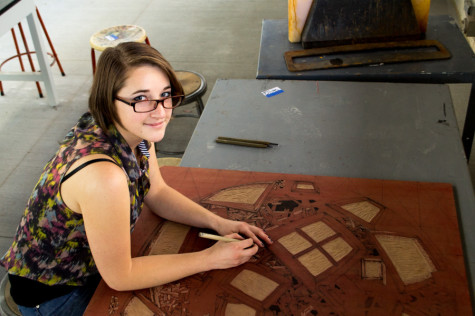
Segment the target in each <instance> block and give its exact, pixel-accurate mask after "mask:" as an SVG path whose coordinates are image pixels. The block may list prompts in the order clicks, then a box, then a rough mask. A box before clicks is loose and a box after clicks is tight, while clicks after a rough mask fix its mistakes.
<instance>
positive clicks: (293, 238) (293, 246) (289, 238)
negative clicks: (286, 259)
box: [278, 232, 312, 255]
mask: <svg viewBox="0 0 475 316" xmlns="http://www.w3.org/2000/svg"><path fill="white" fill-rule="evenodd" d="M278 241H279V243H281V244H282V246H284V247H285V248H286V249H287V250H288V251H289V252H290V253H291V254H293V255H295V254H297V253H299V252H301V251H303V250H305V249H307V248H309V247H311V246H312V244H311V243H310V242H309V241H308V240H307V239H305V238H303V237H302V236H300V235H299V234H298V233H296V232H293V233H290V234H288V235H286V236H284V237H281V238H279V240H278Z"/></svg>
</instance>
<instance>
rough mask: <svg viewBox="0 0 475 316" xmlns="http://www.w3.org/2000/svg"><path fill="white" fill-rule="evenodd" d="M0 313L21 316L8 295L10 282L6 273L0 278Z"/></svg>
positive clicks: (7, 315) (8, 315)
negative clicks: (0, 279) (0, 280)
mask: <svg viewBox="0 0 475 316" xmlns="http://www.w3.org/2000/svg"><path fill="white" fill-rule="evenodd" d="M0 315H6V316H21V313H20V311H19V310H18V306H17V305H16V304H15V302H14V301H13V299H12V296H11V295H10V282H9V281H8V274H5V276H4V277H3V279H2V282H1V283H0Z"/></svg>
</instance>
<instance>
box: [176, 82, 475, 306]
mask: <svg viewBox="0 0 475 316" xmlns="http://www.w3.org/2000/svg"><path fill="white" fill-rule="evenodd" d="M275 87H279V88H280V89H281V90H283V92H282V93H280V94H277V95H274V96H272V97H265V96H264V95H263V94H262V92H264V91H267V90H269V89H272V88H275ZM218 136H227V137H236V138H243V139H258V140H266V141H270V142H273V143H277V144H278V146H276V147H273V148H250V147H241V146H233V145H225V144H218V143H216V142H215V139H216V138H217V137H218ZM181 166H185V167H200V168H215V169H229V170H243V171H260V172H278V173H290V174H304V175H319V176H334V177H351V178H367V179H386V180H403V181H422V182H444V183H449V184H451V185H452V186H453V189H454V196H455V202H456V206H457V212H458V216H459V225H460V228H461V235H462V240H463V243H464V251H465V259H466V260H465V261H466V265H467V271H468V278H469V284H471V287H472V289H473V288H474V285H475V279H474V276H475V216H474V213H473V210H474V209H475V196H474V191H473V186H472V183H471V179H470V175H469V172H468V167H467V163H466V160H465V156H464V151H463V146H462V143H461V141H460V137H459V132H458V128H457V123H456V118H455V114H454V110H453V106H452V101H451V96H450V91H449V88H448V86H447V85H443V84H402V83H366V82H337V81H307V80H305V81H300V80H299V81H292V80H285V81H281V80H239V79H235V80H218V81H217V82H216V84H215V86H214V88H213V91H212V93H211V95H210V98H209V100H208V103H207V105H206V107H205V110H204V112H203V114H202V116H201V118H200V121H199V122H198V124H197V126H196V129H195V131H194V133H193V136H192V138H191V140H190V142H189V144H188V147H187V149H186V151H185V154H184V156H183V158H182V161H181ZM471 295H472V301H473V291H472V292H471Z"/></svg>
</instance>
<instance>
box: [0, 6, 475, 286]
mask: <svg viewBox="0 0 475 316" xmlns="http://www.w3.org/2000/svg"><path fill="white" fill-rule="evenodd" d="M36 3H37V6H38V9H39V11H40V13H41V15H42V18H43V21H44V23H45V24H46V27H47V29H48V32H49V35H50V37H51V39H52V41H53V43H54V46H55V49H56V51H57V53H58V55H59V59H60V61H61V63H62V65H63V67H64V70H65V72H66V76H65V77H62V76H61V75H60V73H59V71H58V69H57V67H56V66H53V73H54V76H55V78H54V79H55V84H56V88H57V93H58V97H59V101H60V104H59V106H57V107H54V108H53V107H50V106H49V105H48V104H47V100H46V99H45V98H44V99H40V98H39V97H38V93H37V90H36V86H35V84H34V83H32V82H3V86H4V89H5V93H6V95H5V96H3V97H0V158H1V159H0V161H1V162H2V163H1V164H0V201H1V203H0V219H1V220H0V254H1V255H3V253H4V252H5V251H6V249H7V248H8V247H9V245H10V243H11V240H12V236H13V235H14V233H15V230H16V227H17V224H18V221H19V219H20V217H21V215H22V213H23V211H24V208H25V205H26V202H27V199H28V197H29V195H30V193H31V190H32V189H33V187H34V185H35V183H36V181H37V180H38V177H39V175H40V173H41V170H42V168H43V166H44V164H45V163H46V161H47V160H48V159H49V158H50V157H51V156H52V155H53V154H54V152H55V151H56V149H57V147H58V142H59V141H60V140H61V139H62V138H63V136H64V135H65V134H66V132H67V131H68V130H69V129H70V128H71V127H72V126H73V125H74V124H75V123H76V121H77V119H78V118H79V116H80V115H81V114H82V113H83V112H85V111H86V110H87V98H88V91H89V87H90V84H91V79H92V74H91V59H90V47H89V37H90V36H91V34H93V33H95V32H97V31H99V30H101V29H103V28H106V27H109V26H112V25H118V24H137V25H140V26H142V27H144V28H145V30H146V31H147V35H148V37H149V39H150V41H151V44H152V45H153V46H154V47H156V48H157V49H158V50H160V51H161V52H162V54H163V55H164V56H165V57H166V58H167V59H168V60H169V61H170V62H171V64H172V65H173V66H174V68H175V69H185V70H193V71H196V72H199V73H201V74H203V75H204V76H205V78H206V80H207V83H208V91H207V93H206V94H205V96H204V98H203V101H204V102H205V104H206V100H207V98H208V96H209V94H210V92H211V90H212V88H213V85H214V82H215V81H216V79H217V78H243V79H253V78H255V76H256V71H257V59H258V53H259V43H260V36H261V22H262V20H263V19H284V18H286V17H287V1H285V0H259V1H256V0H239V1H231V0H195V1H186V0H175V1H165V0H136V1H132V2H131V1H125V0H114V1H112V0H85V1H80V2H78V1H74V0H61V1H58V0H56V1H48V0H37V1H36ZM431 14H433V15H438V14H449V15H452V16H454V17H455V16H456V15H455V14H456V13H455V9H454V8H453V5H452V2H451V0H432V4H431ZM24 25H25V27H26V23H24ZM2 35H3V36H1V37H0V60H5V59H6V58H8V57H10V56H12V55H13V54H14V46H13V44H12V38H11V35H10V33H8V34H2ZM30 47H32V46H30ZM2 70H3V71H17V70H19V66H18V63H17V62H16V61H10V62H8V63H7V64H5V65H4V66H3V68H2ZM469 89H470V87H469V85H451V91H452V93H453V101H454V106H455V108H456V112H457V115H458V117H459V121H460V122H463V118H464V116H465V110H466V106H467V102H468V92H469ZM192 107H193V105H190V106H187V107H184V108H183V109H181V111H193V109H192ZM185 120H190V121H189V122H190V124H188V126H185V127H184V128H183V129H182V128H181V127H180V126H173V128H172V127H170V129H169V130H168V132H169V134H172V133H173V135H170V136H173V139H178V141H181V142H182V143H183V147H186V143H187V141H188V139H189V137H190V136H191V133H192V127H193V126H194V125H193V124H195V123H196V122H193V119H184V120H183V121H181V122H184V121H185ZM190 126H191V128H190ZM169 143H170V141H169ZM163 145H164V144H163ZM472 157H473V158H472V163H471V164H470V168H471V170H472V171H471V172H472V179H475V163H474V161H475V153H473V154H472ZM4 273H5V272H4V270H3V269H0V278H1V277H3V275H4Z"/></svg>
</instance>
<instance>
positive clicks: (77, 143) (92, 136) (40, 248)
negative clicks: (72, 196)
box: [0, 113, 150, 285]
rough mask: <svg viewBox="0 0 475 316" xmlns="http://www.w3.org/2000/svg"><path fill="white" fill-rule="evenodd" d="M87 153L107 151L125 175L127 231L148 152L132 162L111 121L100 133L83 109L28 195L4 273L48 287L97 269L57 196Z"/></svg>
mask: <svg viewBox="0 0 475 316" xmlns="http://www.w3.org/2000/svg"><path fill="white" fill-rule="evenodd" d="M144 143H145V142H143V143H142V144H141V145H143V144H144ZM145 144H146V143H145ZM146 145H147V148H148V147H150V146H148V145H149V144H146ZM142 148H143V147H142ZM93 154H105V155H108V156H109V157H111V158H112V159H113V160H114V161H115V162H116V164H117V165H118V166H119V167H121V168H122V169H123V170H124V172H125V173H126V174H127V176H128V185H129V192H130V228H131V231H132V230H133V227H134V225H135V222H136V220H137V217H138V216H139V214H140V212H141V209H142V205H143V200H144V197H145V195H146V194H147V192H148V189H149V187H150V183H149V164H148V151H146V152H142V153H141V154H139V157H138V158H137V159H138V160H139V161H137V159H136V157H135V155H134V154H133V152H132V149H131V148H130V147H129V145H128V144H127V143H126V142H125V140H124V139H123V137H122V136H121V135H120V133H119V132H118V131H117V129H116V128H115V127H114V126H113V125H111V127H110V128H109V130H108V131H107V134H106V133H104V132H103V130H102V129H101V128H100V127H99V126H98V125H96V124H95V122H94V119H93V117H92V115H91V114H90V113H86V114H84V115H83V116H82V117H81V118H80V119H79V122H78V123H77V125H76V126H75V127H73V128H72V129H71V131H70V132H69V133H68V134H67V135H66V138H65V139H64V141H63V142H62V143H61V146H60V148H59V150H58V152H57V153H56V154H55V156H54V157H53V158H52V159H51V160H50V161H49V162H48V164H47V165H46V166H45V168H44V170H43V173H42V174H41V176H40V179H39V181H38V183H37V184H36V186H35V188H34V190H33V193H32V194H31V197H30V199H29V201H28V205H27V208H26V210H25V213H24V215H23V217H22V219H21V221H20V224H19V227H18V229H17V232H16V235H15V238H14V241H13V244H12V246H11V247H10V249H9V250H8V251H7V253H6V254H5V256H4V257H3V258H2V259H1V261H0V263H1V264H2V265H3V266H4V267H5V268H6V269H7V270H8V273H10V274H13V275H18V276H21V277H26V278H29V279H32V280H35V281H39V282H41V283H44V284H48V285H59V284H61V285H83V284H84V282H85V281H86V279H87V277H89V276H91V275H94V274H96V273H98V271H97V267H96V266H95V263H94V260H93V258H92V254H91V250H90V248H89V244H88V242H87V238H86V233H85V229H84V221H83V218H82V215H81V214H78V213H75V212H73V211H72V210H71V209H69V208H68V207H67V206H66V204H65V203H64V202H63V200H62V198H61V194H60V185H61V181H62V179H63V177H64V175H65V174H66V172H67V170H68V169H69V167H70V166H71V165H72V164H73V163H74V162H75V161H76V160H78V159H79V158H81V157H84V156H87V155H93Z"/></svg>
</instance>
